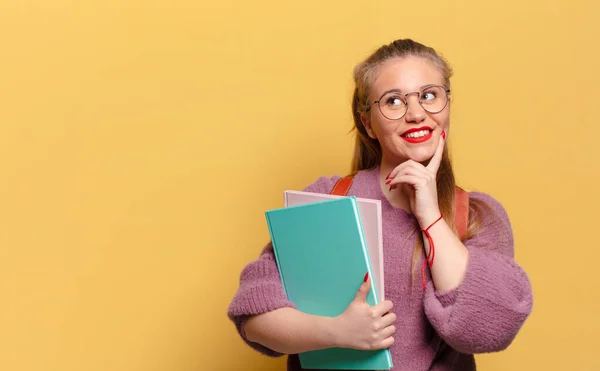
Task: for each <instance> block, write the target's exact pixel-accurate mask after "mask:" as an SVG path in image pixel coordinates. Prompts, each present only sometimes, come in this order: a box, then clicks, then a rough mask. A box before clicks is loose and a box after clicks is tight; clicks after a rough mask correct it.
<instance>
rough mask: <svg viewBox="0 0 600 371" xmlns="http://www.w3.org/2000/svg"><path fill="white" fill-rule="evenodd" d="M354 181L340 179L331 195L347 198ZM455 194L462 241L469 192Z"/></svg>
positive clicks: (459, 232)
mask: <svg viewBox="0 0 600 371" xmlns="http://www.w3.org/2000/svg"><path fill="white" fill-rule="evenodd" d="M353 180H354V175H348V176H345V177H343V178H340V179H339V180H338V181H337V182H336V183H335V185H334V186H333V189H332V190H331V192H330V194H332V195H337V196H346V195H347V194H348V190H349V189H350V186H352V181H353ZM454 194H455V200H454V205H455V206H454V207H455V209H456V210H455V211H454V223H455V224H456V229H457V231H458V237H459V238H460V239H461V240H462V238H463V236H464V235H465V233H466V232H467V226H468V223H469V192H467V191H465V190H464V189H462V188H460V187H458V186H457V187H456V188H455V190H454Z"/></svg>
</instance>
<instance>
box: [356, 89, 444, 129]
mask: <svg viewBox="0 0 600 371" xmlns="http://www.w3.org/2000/svg"><path fill="white" fill-rule="evenodd" d="M449 93H450V89H446V87H445V86H442V85H427V86H424V87H423V88H421V90H420V91H414V92H411V93H406V94H402V92H400V90H398V89H394V90H390V91H386V92H385V93H383V95H382V96H381V98H379V99H378V100H376V101H374V102H373V103H372V104H371V105H369V107H368V108H367V112H369V111H370V110H371V107H372V106H373V104H375V103H377V105H378V106H379V111H380V112H381V114H382V115H383V116H384V117H385V118H387V119H388V120H400V119H401V118H402V117H404V115H405V114H406V112H407V111H408V96H409V95H411V94H417V97H418V98H419V104H420V105H421V107H423V109H424V110H425V111H427V112H429V113H438V112H441V111H442V110H443V109H444V108H446V106H447V105H448V100H449V99H448V94H449Z"/></svg>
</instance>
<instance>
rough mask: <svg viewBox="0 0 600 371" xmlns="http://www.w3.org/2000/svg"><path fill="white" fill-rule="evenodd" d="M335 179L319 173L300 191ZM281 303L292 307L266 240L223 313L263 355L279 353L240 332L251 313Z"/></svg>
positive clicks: (328, 185) (327, 186)
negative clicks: (321, 175)
mask: <svg viewBox="0 0 600 371" xmlns="http://www.w3.org/2000/svg"><path fill="white" fill-rule="evenodd" d="M337 179H339V177H338V176H334V177H332V178H329V177H320V178H318V179H317V180H316V181H315V182H314V183H312V184H310V185H309V186H308V187H306V188H304V189H303V191H306V192H314V193H329V192H330V191H331V189H332V188H333V185H334V183H335V181H336V180H337ZM285 307H288V308H294V309H296V306H295V305H294V303H292V302H291V301H289V300H288V298H287V296H286V294H285V291H284V289H283V285H282V283H281V278H280V276H279V269H278V267H277V261H276V258H275V255H274V252H273V245H272V244H271V242H269V243H268V244H267V245H266V246H265V247H264V248H263V250H262V252H261V253H260V256H259V257H258V258H257V259H256V260H254V261H252V262H250V263H248V264H247V265H246V266H245V267H244V268H243V269H242V272H241V274H240V278H239V287H238V289H237V291H236V292H235V294H234V296H233V299H232V300H231V302H230V303H229V307H228V309H227V316H228V317H229V319H230V320H231V321H232V322H233V324H234V325H235V328H236V330H237V332H238V334H239V335H240V337H241V338H242V340H243V341H244V342H245V343H246V344H247V345H249V346H250V347H251V348H253V349H255V350H256V351H258V352H260V353H262V354H264V355H267V356H270V357H279V356H282V355H283V354H282V353H279V352H276V351H274V350H272V349H269V348H267V347H265V346H263V345H261V344H258V343H255V342H251V341H249V340H248V338H247V337H246V334H245V333H244V323H245V322H246V321H247V320H248V318H250V317H252V316H254V315H258V314H263V313H266V312H270V311H273V310H275V309H280V308H285Z"/></svg>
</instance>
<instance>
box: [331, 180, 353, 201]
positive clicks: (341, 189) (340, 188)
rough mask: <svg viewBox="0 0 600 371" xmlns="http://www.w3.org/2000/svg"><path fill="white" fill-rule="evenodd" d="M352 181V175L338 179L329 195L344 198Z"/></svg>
mask: <svg viewBox="0 0 600 371" xmlns="http://www.w3.org/2000/svg"><path fill="white" fill-rule="evenodd" d="M353 180H354V175H348V176H345V177H343V178H340V179H339V180H338V181H337V182H336V183H335V185H334V186H333V189H332V190H331V192H330V194H332V195H337V196H345V195H346V194H347V193H348V190H349V189H350V186H351V185H352V181H353Z"/></svg>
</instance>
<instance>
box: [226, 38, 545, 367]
mask: <svg viewBox="0 0 600 371" xmlns="http://www.w3.org/2000/svg"><path fill="white" fill-rule="evenodd" d="M451 75H452V72H451V69H450V67H449V66H448V64H447V63H446V62H445V60H444V59H443V58H442V57H440V56H439V55H438V54H437V53H436V52H435V50H433V49H432V48H429V47H426V46H424V45H422V44H420V43H417V42H414V41H412V40H397V41H394V42H393V43H391V44H389V45H386V46H383V47H381V48H380V49H378V50H377V51H376V52H375V53H374V54H373V55H372V56H370V57H369V58H367V59H366V60H365V61H364V62H362V63H360V64H359V65H358V66H357V67H356V68H355V71H354V79H355V83H356V88H355V92H354V101H353V105H352V106H353V107H352V109H353V114H354V125H355V129H356V133H357V137H356V138H357V139H356V147H355V153H354V159H353V162H352V170H353V175H354V177H353V182H352V185H351V187H350V188H349V190H348V195H353V196H357V197H362V198H372V199H378V200H381V202H382V212H383V233H384V235H383V248H384V256H385V262H384V271H385V282H386V285H385V287H386V292H385V297H386V298H387V299H389V300H386V301H384V302H382V303H380V304H378V305H376V306H373V307H371V306H369V305H368V304H366V303H365V301H364V298H365V297H366V294H367V291H368V287H369V286H368V284H369V282H368V280H369V278H368V277H365V280H366V281H365V283H364V284H363V285H362V286H361V288H360V290H359V292H357V294H356V298H355V299H354V301H353V302H352V303H351V304H350V305H349V306H348V308H347V309H346V311H345V312H344V313H342V314H341V315H339V316H338V317H335V318H327V317H320V316H313V315H309V314H305V313H302V312H300V311H298V310H296V309H295V307H294V305H293V303H291V302H289V301H288V300H287V298H286V296H285V294H284V291H283V288H282V285H281V282H280V278H279V274H278V271H277V265H276V262H275V259H274V256H273V251H272V248H271V246H270V245H268V246H267V247H266V248H265V249H264V250H263V252H262V254H261V256H260V257H259V258H258V259H257V260H256V261H254V262H251V263H249V264H248V265H247V266H246V267H245V268H244V270H243V271H242V274H241V280H240V287H239V289H238V291H237V293H236V294H235V297H234V298H233V301H232V302H231V304H230V307H229V311H228V314H229V317H230V318H231V319H232V321H233V322H234V323H235V325H236V328H237V329H238V331H239V333H240V335H241V336H242V338H243V339H244V341H246V343H247V344H249V345H250V346H251V347H253V348H254V349H256V350H258V351H260V352H262V353H264V354H266V355H270V356H279V355H282V354H289V355H290V356H289V357H288V370H300V369H301V367H300V364H299V361H298V357H297V355H296V354H297V353H300V352H305V351H309V350H316V349H323V348H328V347H346V348H354V349H382V348H390V350H391V352H392V358H393V361H394V370H475V360H474V357H473V354H475V353H483V352H494V351H500V350H502V349H505V348H506V347H507V346H508V345H509V344H510V343H511V342H512V340H513V339H514V337H515V336H516V335H517V332H518V331H519V329H520V328H521V326H522V325H523V323H524V322H525V320H526V318H527V317H528V316H529V314H530V312H531V309H532V303H533V298H532V291H531V286H530V283H529V280H528V278H527V275H526V273H525V272H524V271H523V270H522V268H521V267H519V265H518V264H517V263H516V262H515V261H514V259H513V257H514V250H513V236H512V230H511V226H510V222H509V219H508V216H507V215H506V212H505V211H504V209H503V207H502V206H501V205H500V204H499V203H498V201H496V200H495V199H494V198H492V197H491V196H489V195H487V194H484V193H479V192H471V193H469V194H468V211H469V219H468V229H467V231H466V234H465V235H464V236H462V239H461V238H459V237H458V236H457V233H456V230H457V228H456V225H455V223H454V210H455V209H454V207H455V204H454V203H455V191H456V185H455V181H454V175H453V172H452V167H451V163H450V160H449V155H448V149H447V147H446V145H445V144H446V143H445V142H446V136H448V135H450V95H449V93H450V77H451ZM340 178H341V177H340V176H333V177H320V178H319V179H317V180H316V181H315V182H314V183H313V184H311V185H310V186H308V187H307V188H305V189H304V190H305V191H309V192H320V193H329V192H331V190H332V188H333V187H334V185H335V183H336V182H337V181H338V180H339V179H340ZM416 231H421V232H420V233H415V232H416ZM433 259H434V260H433ZM432 260H433V262H432ZM425 262H426V263H429V264H427V265H428V269H425V270H424V272H423V276H422V279H423V285H424V287H423V288H421V287H420V285H414V282H415V277H419V271H420V269H418V267H419V266H420V264H424V263H425ZM357 279H362V277H360V278H357Z"/></svg>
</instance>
